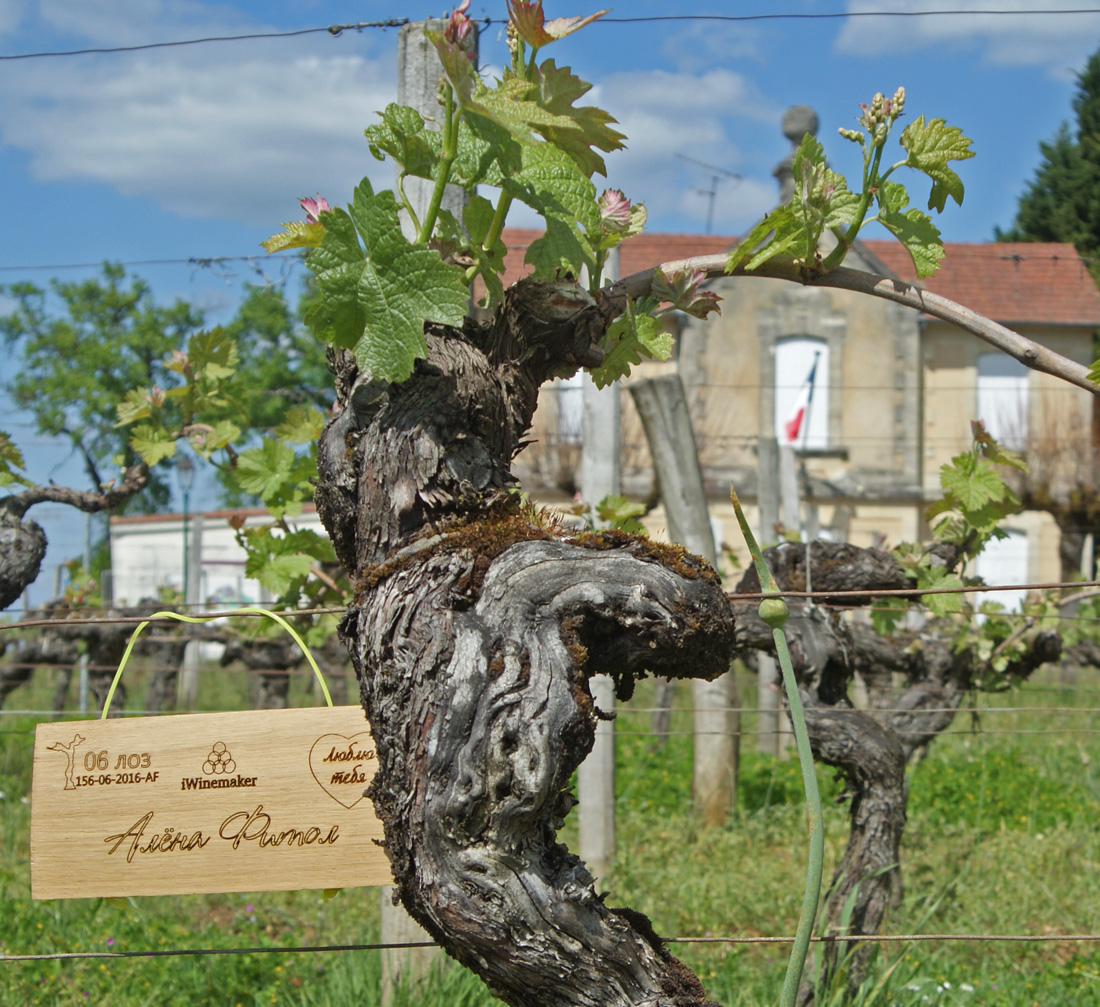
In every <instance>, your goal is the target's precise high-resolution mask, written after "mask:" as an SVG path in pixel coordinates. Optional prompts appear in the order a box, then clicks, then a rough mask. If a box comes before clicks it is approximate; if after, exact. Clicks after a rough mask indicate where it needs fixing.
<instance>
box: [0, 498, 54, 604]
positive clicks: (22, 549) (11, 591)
mask: <svg viewBox="0 0 1100 1007" xmlns="http://www.w3.org/2000/svg"><path fill="white" fill-rule="evenodd" d="M45 556H46V533H45V532H44V531H43V530H42V528H41V527H40V526H39V525H37V524H35V522H34V521H21V520H20V519H19V517H17V516H16V515H15V514H13V513H11V512H9V511H0V609H5V608H7V607H8V606H9V605H11V604H12V603H13V602H15V601H17V600H18V598H19V596H20V595H21V594H22V593H23V590H24V588H26V587H27V585H28V584H31V583H33V582H34V579H35V578H36V577H37V576H38V571H39V570H40V569H41V568H42V560H43V559H44V558H45Z"/></svg>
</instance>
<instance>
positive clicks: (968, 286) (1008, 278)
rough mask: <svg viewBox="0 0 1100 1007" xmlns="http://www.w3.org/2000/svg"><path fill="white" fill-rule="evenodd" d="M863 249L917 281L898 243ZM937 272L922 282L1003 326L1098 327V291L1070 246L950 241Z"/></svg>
mask: <svg viewBox="0 0 1100 1007" xmlns="http://www.w3.org/2000/svg"><path fill="white" fill-rule="evenodd" d="M860 244H861V245H862V246H863V247H864V248H865V249H866V250H867V251H869V252H870V253H871V254H872V255H873V256H874V257H875V258H876V259H878V260H879V262H881V263H882V264H883V266H885V267H886V270H887V271H888V272H890V273H893V275H895V276H897V277H900V278H901V279H903V280H911V281H915V280H916V273H915V272H914V270H913V262H912V260H911V259H910V258H909V253H908V252H906V250H905V249H904V248H903V247H902V245H901V243H900V242H897V241H893V240H886V241H863V242H860ZM944 247H945V251H946V255H945V256H944V260H943V264H942V265H941V267H940V269H939V271H938V272H937V273H935V274H933V275H932V276H930V277H928V278H927V279H925V280H924V281H923V282H922V284H921V285H922V286H924V287H925V288H927V289H928V290H931V291H932V292H933V293H936V294H940V295H942V296H943V297H949V298H951V300H953V301H957V302H958V303H959V304H963V305H965V306H966V307H968V308H971V309H973V310H974V311H977V312H979V313H981V314H983V315H987V316H988V317H990V318H992V319H994V320H995V321H998V322H1001V323H1002V324H1003V325H1026V324H1028V323H1031V324H1040V325H1088V326H1100V291H1098V290H1097V289H1096V284H1095V283H1094V282H1093V280H1092V277H1091V276H1090V275H1089V272H1088V270H1087V269H1086V268H1085V264H1084V262H1082V261H1081V257H1080V256H1079V255H1078V254H1077V251H1076V250H1075V249H1074V247H1073V246H1072V245H1067V244H1059V243H1055V242H1049V243H1044V242H985V243H981V244H978V243H969V244H968V243H963V242H948V243H947V244H946V245H945V246H944Z"/></svg>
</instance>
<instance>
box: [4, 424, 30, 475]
mask: <svg viewBox="0 0 1100 1007" xmlns="http://www.w3.org/2000/svg"><path fill="white" fill-rule="evenodd" d="M24 468H25V465H24V462H23V452H22V451H20V450H19V448H17V447H16V446H15V444H14V443H12V439H11V435H10V434H7V433H5V432H4V431H2V430H0V486H11V485H14V484H18V485H20V486H30V485H32V483H31V481H30V480H29V479H28V478H27V477H26V476H25V475H23V469H24Z"/></svg>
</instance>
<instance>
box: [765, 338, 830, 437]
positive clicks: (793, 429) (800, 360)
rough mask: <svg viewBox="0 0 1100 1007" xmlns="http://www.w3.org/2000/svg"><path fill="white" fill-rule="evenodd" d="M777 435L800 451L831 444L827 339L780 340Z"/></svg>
mask: <svg viewBox="0 0 1100 1007" xmlns="http://www.w3.org/2000/svg"><path fill="white" fill-rule="evenodd" d="M775 436H776V439H777V440H778V441H779V443H780V444H790V445H792V446H793V447H795V448H797V449H799V450H801V449H803V448H809V449H819V450H820V449H822V448H827V447H828V446H829V344H828V343H827V342H826V341H825V340H824V339H813V338H811V337H809V336H788V337H786V338H784V339H777V340H776V342H775Z"/></svg>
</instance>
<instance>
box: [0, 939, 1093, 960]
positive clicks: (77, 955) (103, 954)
mask: <svg viewBox="0 0 1100 1007" xmlns="http://www.w3.org/2000/svg"><path fill="white" fill-rule="evenodd" d="M659 940H661V941H662V942H663V943H665V944H793V943H794V940H795V938H794V937H793V936H790V937H743V936H729V937H660V938H659ZM810 941H811V943H813V944H905V943H916V942H921V941H977V942H983V941H984V942H987V943H989V942H998V943H1021V944H1028V943H1035V944H1049V943H1062V942H1081V943H1091V942H1095V941H1100V934H817V935H815V936H813V937H811V938H810ZM440 947H442V945H441V944H437V943H436V942H435V941H401V942H397V943H389V944H384V943H374V944H296V945H293V946H289V945H288V946H279V947H271V946H268V945H259V946H256V947H247V948H160V949H149V950H141V951H53V952H47V953H44V954H26V955H20V954H16V955H10V954H0V962H42V961H72V960H80V959H101V958H114V959H120V958H184V957H190V956H196V955H210V956H215V955H270V954H318V953H331V952H339V951H399V950H402V949H410V948H440Z"/></svg>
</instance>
